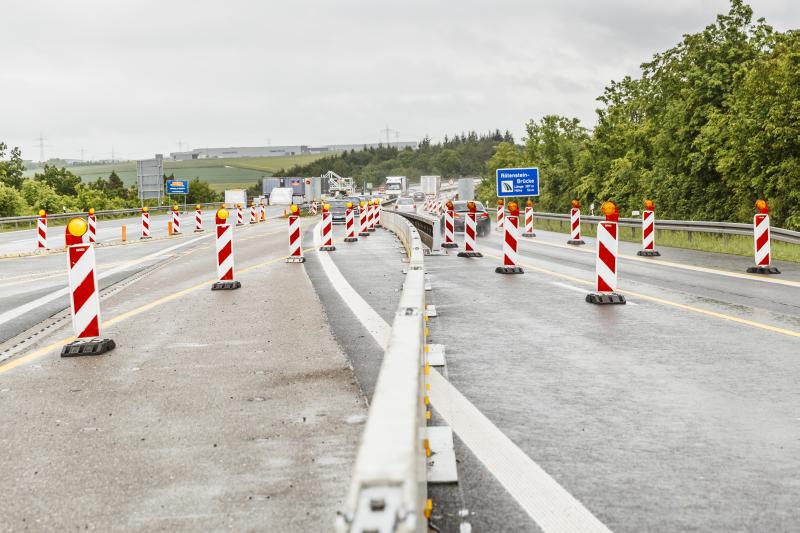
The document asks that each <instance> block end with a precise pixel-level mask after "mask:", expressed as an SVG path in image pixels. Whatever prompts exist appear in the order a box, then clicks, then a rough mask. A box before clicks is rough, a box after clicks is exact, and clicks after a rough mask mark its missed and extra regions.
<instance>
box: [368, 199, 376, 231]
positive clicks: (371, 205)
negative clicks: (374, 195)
mask: <svg viewBox="0 0 800 533" xmlns="http://www.w3.org/2000/svg"><path fill="white" fill-rule="evenodd" d="M367 231H375V202H374V201H372V200H370V201H369V202H367Z"/></svg>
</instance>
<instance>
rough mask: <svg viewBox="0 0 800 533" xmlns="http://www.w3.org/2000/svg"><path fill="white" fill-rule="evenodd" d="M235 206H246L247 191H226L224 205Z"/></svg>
mask: <svg viewBox="0 0 800 533" xmlns="http://www.w3.org/2000/svg"><path fill="white" fill-rule="evenodd" d="M237 204H242V207H244V206H246V205H247V191H246V190H244V189H228V190H226V191H225V205H226V206H228V207H236V205H237Z"/></svg>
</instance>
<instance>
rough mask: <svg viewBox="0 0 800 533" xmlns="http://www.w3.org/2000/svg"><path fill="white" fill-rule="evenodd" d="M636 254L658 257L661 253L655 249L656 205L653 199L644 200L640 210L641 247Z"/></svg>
mask: <svg viewBox="0 0 800 533" xmlns="http://www.w3.org/2000/svg"><path fill="white" fill-rule="evenodd" d="M636 255H640V256H643V257H658V256H660V255H661V254H660V253H658V251H657V250H656V205H655V203H654V202H653V200H645V201H644V211H643V212H642V249H641V250H639V251H638V252H636Z"/></svg>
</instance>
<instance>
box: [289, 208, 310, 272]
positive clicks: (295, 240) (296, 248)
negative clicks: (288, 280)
mask: <svg viewBox="0 0 800 533" xmlns="http://www.w3.org/2000/svg"><path fill="white" fill-rule="evenodd" d="M290 211H291V214H290V215H289V257H287V258H286V262H287V263H303V262H305V260H306V258H305V257H303V247H302V239H303V237H302V235H301V232H300V208H299V207H297V205H295V204H292V206H291V208H290Z"/></svg>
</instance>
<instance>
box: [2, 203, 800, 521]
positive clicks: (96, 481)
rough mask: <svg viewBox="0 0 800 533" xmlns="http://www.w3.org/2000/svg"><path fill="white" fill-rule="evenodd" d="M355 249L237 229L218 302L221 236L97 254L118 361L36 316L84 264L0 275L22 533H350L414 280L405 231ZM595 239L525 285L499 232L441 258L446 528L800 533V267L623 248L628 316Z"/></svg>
mask: <svg viewBox="0 0 800 533" xmlns="http://www.w3.org/2000/svg"><path fill="white" fill-rule="evenodd" d="M317 221H318V219H305V220H304V224H305V225H304V232H303V238H304V247H305V248H307V249H308V248H310V247H311V243H312V242H313V231H314V227H315V224H316V222H317ZM343 232H344V228H342V227H341V226H335V227H334V236H335V238H336V241H337V242H336V246H337V250H336V251H335V252H331V253H330V254H328V257H329V258H330V259H332V260H333V263H332V264H333V265H334V269H335V270H336V272H338V273H339V274H340V275H341V279H339V278H337V277H335V276H334V277H332V273H331V269H330V266H328V267H326V266H325V265H323V263H322V258H321V256H320V254H318V253H317V252H314V251H311V250H309V251H308V252H307V254H306V255H307V262H306V263H305V264H303V265H299V264H286V263H284V262H283V260H282V259H283V257H284V256H285V254H286V252H287V242H286V239H287V236H286V227H285V222H284V221H282V220H278V221H270V222H268V223H266V224H259V225H257V226H254V227H245V228H241V229H240V230H238V231H237V232H236V237H235V243H234V245H235V250H236V253H237V258H236V260H237V266H238V267H239V268H240V269H241V270H240V275H238V276H237V279H241V281H242V283H243V287H242V289H240V290H238V291H232V292H211V291H210V290H208V286H209V285H210V281H211V279H212V278H213V272H214V270H213V266H214V264H213V252H212V251H211V246H212V244H213V243H212V241H211V239H210V238H207V237H206V238H204V237H203V236H201V237H195V236H194V235H192V236H186V237H180V238H173V239H164V240H162V241H152V242H149V243H143V244H140V243H136V244H131V245H124V246H112V247H107V248H99V249H98V250H97V254H98V262H99V265H100V267H99V271H100V273H101V275H102V273H103V272H106V273H107V275H106V277H105V278H103V286H104V287H105V290H106V294H105V295H104V297H103V300H102V305H103V317H104V320H105V321H106V323H107V326H106V328H105V330H106V332H107V333H108V334H109V335H110V336H112V337H113V338H114V339H115V340H116V341H117V344H118V348H117V349H116V350H115V351H113V352H111V353H110V354H109V355H107V356H103V357H98V358H79V359H63V360H62V359H60V358H59V357H58V352H57V350H58V348H59V347H60V342H62V341H63V339H65V338H67V337H68V336H69V335H70V330H69V324H68V320H65V319H64V317H66V315H65V314H64V312H63V309H64V307H65V305H66V300H65V299H53V300H52V301H50V302H49V303H47V304H42V305H39V306H36V307H35V308H31V309H27V308H26V307H25V306H26V305H29V304H31V302H35V301H36V300H37V299H41V298H42V297H43V296H44V295H48V294H52V293H53V292H54V291H55V290H58V289H59V288H61V287H63V286H64V282H65V280H64V277H63V276H64V273H63V271H60V272H59V269H60V268H63V263H64V255H63V254H54V255H52V256H41V257H38V256H37V257H26V258H16V259H6V260H2V261H0V274H1V275H0V288H2V289H3V291H2V293H0V295H1V296H0V304H1V305H2V307H0V312H5V313H9V311H11V310H12V309H19V308H22V309H23V312H19V313H16V314H14V313H11V314H13V315H14V316H13V318H8V317H9V316H11V315H5V316H6V318H7V320H6V321H5V322H4V323H3V322H2V315H0V328H5V329H0V333H2V339H3V340H4V342H3V343H2V344H0V406H2V407H3V408H2V410H0V412H1V413H2V414H0V445H2V446H3V448H4V449H5V450H6V454H5V455H4V457H3V459H2V468H3V471H4V472H8V473H9V474H10V475H7V476H3V481H0V490H2V491H3V494H4V503H3V504H2V509H0V511H2V516H4V517H8V520H7V521H5V522H4V527H5V528H6V529H7V530H9V531H16V530H25V529H26V528H27V529H30V530H55V529H68V528H69V529H71V528H84V527H88V528H89V529H97V530H109V531H111V530H178V531H187V530H197V529H198V528H199V529H205V530H221V529H232V530H273V531H309V530H314V531H324V530H329V529H330V525H331V524H332V523H333V519H334V517H335V514H336V511H337V510H338V509H340V508H341V505H342V500H343V498H344V495H345V493H346V489H347V482H348V479H349V475H350V471H351V470H352V467H353V460H354V457H355V453H356V448H357V444H358V438H359V435H360V433H361V430H362V428H363V421H364V419H365V415H366V403H367V402H368V401H369V400H370V398H371V397H372V394H373V392H374V388H375V382H376V378H377V375H378V372H379V369H380V365H381V357H382V355H383V348H384V347H383V346H382V345H381V343H380V342H378V341H377V340H376V337H375V335H374V334H373V332H374V329H375V328H376V327H380V328H386V327H388V324H390V323H391V321H392V319H393V317H394V314H395V312H396V310H397V305H398V301H399V297H400V289H401V286H402V283H403V280H404V272H403V269H404V268H405V265H406V263H404V262H403V261H404V258H405V253H404V250H403V248H402V246H400V244H399V243H398V240H397V239H396V238H395V237H394V236H393V235H392V234H391V233H389V232H388V231H385V230H379V231H377V232H375V233H374V234H372V235H371V236H369V237H367V238H361V239H360V240H359V241H358V242H357V243H343V242H341V237H342V236H343ZM585 240H586V241H587V245H586V246H584V247H581V248H574V247H571V246H567V245H566V244H565V241H566V236H565V235H563V234H557V233H549V232H543V231H538V230H537V236H536V237H535V238H531V239H523V240H522V241H523V242H522V244H521V249H520V260H521V264H522V266H523V268H524V269H525V273H524V274H522V275H516V276H504V275H500V274H496V273H495V272H494V268H495V266H497V265H498V264H499V262H500V259H499V256H500V255H501V250H500V246H501V238H500V233H499V232H492V234H491V235H490V236H489V237H486V238H481V239H479V240H478V247H479V250H480V251H482V252H483V253H484V257H483V258H475V259H465V258H459V257H457V256H456V254H455V252H457V250H455V251H451V252H450V253H448V254H445V255H441V256H427V257H426V258H425V268H426V271H427V272H428V277H429V279H430V282H431V288H432V290H431V291H430V292H428V293H427V299H428V302H429V303H432V304H435V305H436V309H437V315H438V316H436V317H433V318H431V319H430V321H429V328H430V341H431V342H435V343H441V344H443V345H445V347H446V365H445V366H443V367H439V368H438V369H435V370H432V373H431V383H432V387H431V392H430V394H431V401H432V405H433V418H432V421H431V423H432V424H435V425H443V424H448V425H450V426H451V427H452V429H453V432H454V435H455V452H456V458H457V460H458V464H457V468H458V479H459V480H458V483H455V484H453V483H449V484H431V485H430V486H429V497H431V498H432V500H433V514H432V517H431V523H432V524H434V525H435V526H437V527H438V528H440V530H442V531H457V532H459V533H465V532H469V531H548V532H549V531H562V530H563V529H558V528H554V527H553V526H552V523H553V522H552V514H553V508H552V507H548V504H549V503H550V502H553V501H559V502H561V503H562V504H563V507H561V508H559V511H558V512H560V513H568V514H569V513H575V516H582V517H586V516H588V517H590V518H593V519H594V520H596V521H597V522H596V524H600V525H602V526H604V527H605V528H608V530H612V531H629V532H639V531H791V530H796V529H798V528H800V507H798V506H797V504H796V503H797V502H798V501H800V482H798V480H800V475H799V474H798V472H800V397H798V395H797V394H796V388H797V383H798V381H799V380H800V359H799V358H798V354H800V308H799V306H800V304H798V296H800V265H795V264H792V263H781V264H779V265H778V266H779V268H780V269H781V270H782V272H783V274H782V275H780V276H773V277H769V278H766V277H765V278H759V277H754V276H749V275H747V274H745V273H744V270H745V268H746V267H747V266H749V265H750V261H749V260H748V259H747V258H742V257H737V256H729V255H725V254H710V253H702V252H696V251H688V250H678V249H669V248H663V247H659V249H660V251H661V253H662V257H660V258H655V259H650V258H647V259H642V258H638V257H636V256H635V251H636V250H637V247H636V246H635V245H633V244H630V243H621V246H620V248H621V254H622V259H621V261H620V267H619V271H620V274H619V278H620V289H621V291H622V292H624V293H625V295H626V297H627V298H628V302H629V303H628V305H625V306H593V305H590V304H587V303H585V302H584V296H585V294H586V293H587V292H588V291H589V290H590V289H591V286H592V280H593V275H594V255H593V251H594V242H593V241H592V240H591V239H585ZM459 241H460V237H459ZM656 244H657V245H658V243H656ZM59 276H61V277H59ZM342 283H346V284H348V285H349V286H350V287H352V289H354V291H355V296H353V297H350V298H348V299H344V298H343V297H342V292H341V290H340V289H341V285H342ZM356 300H358V302H357V301H356ZM362 300H363V302H365V305H361V304H360V301H362ZM48 324H52V326H51V327H49V328H47V327H44V330H45V331H43V332H41V333H38V334H37V335H34V336H33V337H32V338H31V339H30V340H28V339H27V336H29V335H30V334H31V333H33V332H38V331H39V330H40V329H42V328H43V326H46V325H48ZM23 330H24V331H25V332H26V333H25V334H23ZM20 341H24V342H23V343H22V344H19V342H20ZM12 346H16V347H12ZM2 354H5V355H2ZM473 409H474V410H473ZM497 443H500V444H499V445H498V444H497ZM489 444H491V445H489ZM32 450H36V452H35V453H34V452H32ZM530 473H533V474H530ZM65 494H69V498H67V497H64V495H65ZM564 495H566V497H565V496H564ZM559 498H560V499H559ZM590 522H591V521H590V520H588V519H587V522H586V523H585V524H584V525H585V526H586V527H585V528H582V529H581V530H583V531H590V530H591V531H597V530H599V529H597V528H594V529H592V528H591V527H590V525H591V524H590ZM5 523H7V524H9V526H5ZM596 524H595V525H596ZM0 529H2V528H0Z"/></svg>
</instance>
